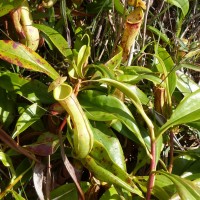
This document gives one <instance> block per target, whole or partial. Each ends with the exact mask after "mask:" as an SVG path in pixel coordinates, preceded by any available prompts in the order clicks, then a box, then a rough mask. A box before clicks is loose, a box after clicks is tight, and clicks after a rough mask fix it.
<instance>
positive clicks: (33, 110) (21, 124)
mask: <svg viewBox="0 0 200 200" xmlns="http://www.w3.org/2000/svg"><path fill="white" fill-rule="evenodd" d="M44 113H45V111H44V110H43V109H41V108H40V107H39V106H38V104H37V103H34V104H32V105H31V106H29V107H28V108H27V109H26V110H25V111H24V112H23V113H22V114H21V116H20V117H19V119H18V120H17V123H16V126H15V131H14V133H13V135H12V137H13V138H15V137H16V136H17V135H19V134H20V133H21V132H23V131H24V130H26V129H27V128H28V127H29V126H31V124H33V123H34V122H36V121H37V120H38V119H40V117H41V116H42V115H43V114H44Z"/></svg>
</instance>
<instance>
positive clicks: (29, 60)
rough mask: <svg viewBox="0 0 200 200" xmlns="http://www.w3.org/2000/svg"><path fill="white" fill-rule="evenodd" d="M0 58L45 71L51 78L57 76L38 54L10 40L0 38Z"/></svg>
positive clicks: (24, 66)
mask: <svg viewBox="0 0 200 200" xmlns="http://www.w3.org/2000/svg"><path fill="white" fill-rule="evenodd" d="M0 58H1V59H3V60H6V61H7V62H9V63H12V64H15V65H17V66H20V67H23V68H25V69H29V70H33V71H38V72H42V73H45V74H46V75H48V76H50V77H51V78H52V79H56V78H58V77H59V74H58V73H57V72H56V70H55V69H54V68H53V67H52V66H51V65H50V64H49V63H48V62H47V61H46V60H45V59H43V58H42V57H41V56H40V55H38V54H37V53H36V52H34V51H33V50H31V49H29V48H28V47H26V46H25V45H23V44H20V43H17V42H14V41H11V40H0Z"/></svg>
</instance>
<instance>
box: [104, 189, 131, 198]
mask: <svg viewBox="0 0 200 200" xmlns="http://www.w3.org/2000/svg"><path fill="white" fill-rule="evenodd" d="M123 197H124V199H126V200H132V196H131V194H130V193H128V192H127V191H124V192H123ZM108 199H109V200H122V198H121V197H120V196H119V194H118V192H117V190H116V189H115V187H113V186H112V187H110V188H109V189H108V190H106V192H104V193H103V195H102V196H101V198H100V200H108Z"/></svg>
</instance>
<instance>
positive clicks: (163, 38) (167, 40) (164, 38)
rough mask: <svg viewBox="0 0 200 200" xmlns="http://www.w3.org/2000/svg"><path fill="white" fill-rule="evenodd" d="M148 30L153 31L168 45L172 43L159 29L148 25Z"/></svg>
mask: <svg viewBox="0 0 200 200" xmlns="http://www.w3.org/2000/svg"><path fill="white" fill-rule="evenodd" d="M147 29H148V30H150V31H152V32H153V33H155V34H156V35H157V36H158V37H160V39H161V40H163V41H164V42H166V43H167V44H169V43H170V40H169V38H168V37H167V35H166V34H164V33H162V32H161V31H159V30H158V29H157V28H155V27H153V26H150V25H148V26H147Z"/></svg>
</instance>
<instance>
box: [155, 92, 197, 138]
mask: <svg viewBox="0 0 200 200" xmlns="http://www.w3.org/2000/svg"><path fill="white" fill-rule="evenodd" d="M199 119H200V89H198V90H196V91H195V92H193V93H192V94H190V95H188V96H186V97H185V98H184V99H183V100H182V101H181V102H180V104H179V105H178V106H177V108H176V109H175V110H174V112H173V113H172V115H171V117H170V119H169V120H168V121H167V122H166V123H165V124H164V125H163V126H162V127H161V128H160V130H159V134H158V136H157V138H158V137H159V136H161V135H162V134H163V133H164V132H165V131H166V130H167V129H169V128H170V127H172V126H175V125H179V124H185V123H189V122H193V121H196V120H199Z"/></svg>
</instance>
